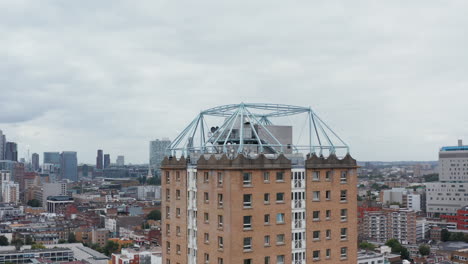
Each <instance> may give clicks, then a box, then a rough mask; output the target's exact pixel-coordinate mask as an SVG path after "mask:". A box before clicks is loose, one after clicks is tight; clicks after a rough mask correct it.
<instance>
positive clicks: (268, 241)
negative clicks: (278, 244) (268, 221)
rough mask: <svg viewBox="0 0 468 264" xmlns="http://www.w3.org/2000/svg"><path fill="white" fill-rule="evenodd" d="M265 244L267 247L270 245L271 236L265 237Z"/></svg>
mask: <svg viewBox="0 0 468 264" xmlns="http://www.w3.org/2000/svg"><path fill="white" fill-rule="evenodd" d="M263 244H264V245H265V247H268V246H270V236H264V237H263Z"/></svg>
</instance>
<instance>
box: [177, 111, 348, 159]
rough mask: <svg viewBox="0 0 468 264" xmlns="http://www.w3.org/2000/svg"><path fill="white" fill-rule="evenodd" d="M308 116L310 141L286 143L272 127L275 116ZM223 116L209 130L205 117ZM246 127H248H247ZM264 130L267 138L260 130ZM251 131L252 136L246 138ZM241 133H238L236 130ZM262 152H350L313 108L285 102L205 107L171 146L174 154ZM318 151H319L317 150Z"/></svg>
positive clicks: (320, 153)
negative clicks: (286, 150)
mask: <svg viewBox="0 0 468 264" xmlns="http://www.w3.org/2000/svg"><path fill="white" fill-rule="evenodd" d="M294 115H306V122H307V127H308V144H305V145H304V144H303V145H292V146H290V145H284V144H282V143H281V142H280V140H278V139H277V138H276V137H275V135H274V134H273V133H272V132H271V131H270V130H269V127H270V128H271V126H273V125H274V124H275V123H273V122H272V120H274V119H275V118H280V117H287V116H294ZM208 117H218V118H224V120H223V122H222V124H221V126H219V127H212V128H211V130H208V126H207V123H206V118H208ZM246 127H247V128H246ZM258 128H261V129H262V131H265V132H264V133H266V135H267V137H268V140H265V137H263V138H262V137H261V136H260V135H259V134H258V132H257V130H258ZM247 129H248V130H249V132H250V133H252V134H253V135H252V136H251V137H250V138H246V137H245V136H244V134H245V133H246V130H247ZM234 132H235V133H238V134H239V135H235V133H234ZM253 146H254V147H255V148H256V149H258V151H259V152H260V153H264V152H266V151H268V152H270V153H271V152H274V153H278V154H279V153H284V151H285V149H286V148H291V147H292V149H293V150H294V151H295V152H300V151H306V152H308V153H316V154H319V155H322V153H323V152H325V151H326V152H328V153H329V154H332V153H335V152H336V151H337V150H338V149H343V150H346V152H347V153H349V147H348V145H347V144H346V143H345V142H344V141H343V140H342V139H341V138H340V137H339V136H338V135H337V134H336V133H335V132H334V131H333V130H332V129H331V128H330V127H329V126H328V125H327V124H326V123H325V122H324V121H323V120H322V119H320V117H318V116H317V115H316V114H315V113H314V111H312V108H310V107H301V106H292V105H282V104H258V103H252V104H246V103H241V104H230V105H222V106H218V107H214V108H210V109H207V110H204V111H202V112H200V114H198V115H197V116H196V117H195V119H193V120H192V122H190V124H189V125H188V126H187V127H186V128H185V129H184V130H183V131H182V132H181V133H180V134H179V135H178V136H177V137H176V138H175V139H174V141H173V142H172V143H171V145H170V146H169V147H168V149H169V150H170V151H171V154H172V155H174V156H175V155H178V154H182V155H184V156H188V155H190V153H245V152H246V151H248V150H251V149H252V147H253ZM317 152H318V153H317Z"/></svg>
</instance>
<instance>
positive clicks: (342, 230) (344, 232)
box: [341, 228, 348, 240]
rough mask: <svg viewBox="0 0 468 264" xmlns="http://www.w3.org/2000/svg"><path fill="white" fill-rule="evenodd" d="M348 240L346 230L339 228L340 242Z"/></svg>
mask: <svg viewBox="0 0 468 264" xmlns="http://www.w3.org/2000/svg"><path fill="white" fill-rule="evenodd" d="M347 238H348V229H347V228H341V240H346V239H347Z"/></svg>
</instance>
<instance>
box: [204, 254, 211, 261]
mask: <svg viewBox="0 0 468 264" xmlns="http://www.w3.org/2000/svg"><path fill="white" fill-rule="evenodd" d="M204 259H205V264H208V263H210V255H209V254H208V253H205V257H204Z"/></svg>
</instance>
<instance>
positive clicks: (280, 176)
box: [276, 171, 284, 182]
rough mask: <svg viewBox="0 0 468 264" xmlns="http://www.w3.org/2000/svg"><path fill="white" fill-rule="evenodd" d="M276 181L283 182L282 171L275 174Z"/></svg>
mask: <svg viewBox="0 0 468 264" xmlns="http://www.w3.org/2000/svg"><path fill="white" fill-rule="evenodd" d="M276 181H277V182H284V172H282V171H278V172H276Z"/></svg>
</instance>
